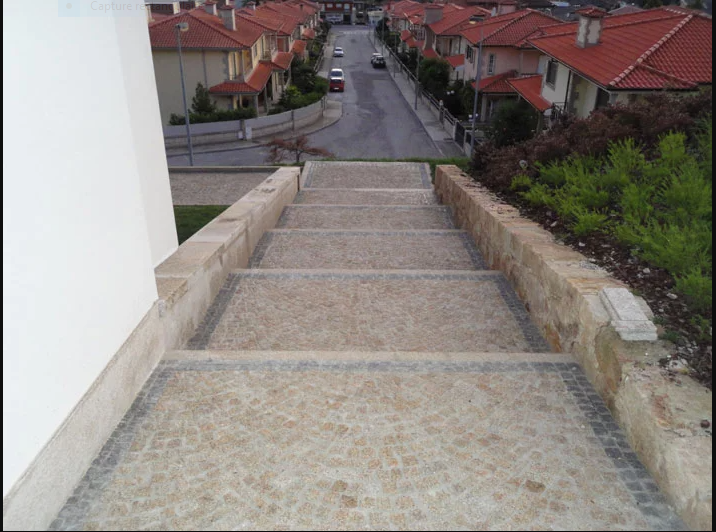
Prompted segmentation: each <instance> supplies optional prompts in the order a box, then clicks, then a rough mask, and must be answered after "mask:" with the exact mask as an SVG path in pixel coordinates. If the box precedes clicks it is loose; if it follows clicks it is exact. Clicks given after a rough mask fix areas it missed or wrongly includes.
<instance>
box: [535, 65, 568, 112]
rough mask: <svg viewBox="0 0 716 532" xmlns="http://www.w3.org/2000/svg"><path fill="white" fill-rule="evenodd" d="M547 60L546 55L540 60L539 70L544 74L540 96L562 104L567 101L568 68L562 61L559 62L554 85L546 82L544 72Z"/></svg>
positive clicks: (545, 71)
mask: <svg viewBox="0 0 716 532" xmlns="http://www.w3.org/2000/svg"><path fill="white" fill-rule="evenodd" d="M547 61H548V58H547V57H544V58H542V59H541V60H540V72H543V73H544V74H545V77H543V79H542V97H543V98H544V99H545V100H547V101H549V102H552V103H559V104H564V103H565V102H566V101H567V84H568V83H569V69H568V68H567V67H566V66H564V65H563V64H562V63H559V65H558V70H557V80H556V82H555V84H554V87H552V86H551V85H549V84H548V83H546V74H547V66H546V63H547Z"/></svg>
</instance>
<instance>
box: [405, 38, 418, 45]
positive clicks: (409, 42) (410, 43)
mask: <svg viewBox="0 0 716 532" xmlns="http://www.w3.org/2000/svg"><path fill="white" fill-rule="evenodd" d="M405 44H407V45H408V48H418V41H416V40H415V38H414V37H411V38H410V39H408V40H407V41H405Z"/></svg>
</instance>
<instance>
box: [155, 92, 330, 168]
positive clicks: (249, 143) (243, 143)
mask: <svg viewBox="0 0 716 532" xmlns="http://www.w3.org/2000/svg"><path fill="white" fill-rule="evenodd" d="M342 116H343V104H342V103H341V102H338V101H333V100H326V109H325V111H324V112H323V117H322V118H321V119H320V120H317V121H316V122H314V123H313V124H311V125H310V126H306V127H304V128H299V129H296V130H295V131H285V132H283V133H277V134H275V135H268V136H265V137H257V138H255V139H253V140H236V141H232V142H221V143H216V144H208V145H205V146H195V147H194V154H197V153H217V152H222V151H238V150H249V149H251V148H260V147H261V146H263V145H264V144H265V143H266V142H269V141H270V140H272V139H275V138H282V139H284V140H287V139H293V138H297V137H300V136H302V135H311V134H312V133H316V132H318V131H321V130H323V129H325V128H327V127H329V126H332V125H333V124H335V123H336V122H338V121H339V120H340V119H341V117H342ZM166 154H167V157H178V156H180V155H188V154H189V152H188V151H187V150H186V148H184V147H179V148H166Z"/></svg>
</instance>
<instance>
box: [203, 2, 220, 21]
mask: <svg viewBox="0 0 716 532" xmlns="http://www.w3.org/2000/svg"><path fill="white" fill-rule="evenodd" d="M204 11H206V12H207V13H209V15H214V16H215V17H216V16H218V15H219V12H218V11H217V9H216V2H214V1H213V0H207V2H206V3H205V4H204Z"/></svg>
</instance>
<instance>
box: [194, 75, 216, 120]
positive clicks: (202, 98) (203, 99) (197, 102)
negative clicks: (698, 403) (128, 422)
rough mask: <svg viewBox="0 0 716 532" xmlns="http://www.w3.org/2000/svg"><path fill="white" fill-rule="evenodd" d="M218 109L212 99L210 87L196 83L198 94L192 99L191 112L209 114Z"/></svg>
mask: <svg viewBox="0 0 716 532" xmlns="http://www.w3.org/2000/svg"><path fill="white" fill-rule="evenodd" d="M214 111H216V104H215V103H214V102H212V101H211V96H210V94H209V89H207V88H206V87H204V85H202V84H201V83H197V84H196V94H195V96H194V97H193V98H192V100H191V112H192V113H193V114H197V115H208V114H211V113H213V112H214Z"/></svg>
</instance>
